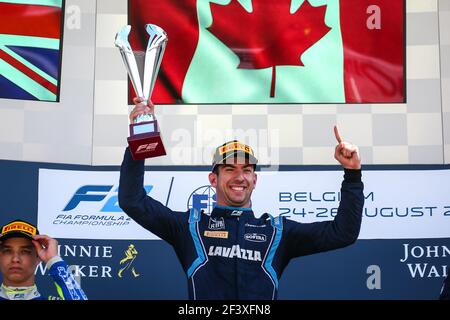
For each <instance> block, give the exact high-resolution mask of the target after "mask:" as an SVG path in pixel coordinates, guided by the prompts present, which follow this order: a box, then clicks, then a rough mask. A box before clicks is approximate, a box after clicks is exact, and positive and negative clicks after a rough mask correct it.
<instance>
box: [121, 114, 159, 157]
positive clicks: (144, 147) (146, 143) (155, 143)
mask: <svg viewBox="0 0 450 320" xmlns="http://www.w3.org/2000/svg"><path fill="white" fill-rule="evenodd" d="M149 124H151V125H152V127H153V130H151V131H148V132H143V133H138V134H136V133H137V132H142V131H145V130H142V128H148V125H149ZM137 128H140V129H137ZM127 140H128V146H129V148H130V151H131V155H132V157H133V159H134V160H144V159H147V158H155V157H159V156H164V155H166V150H165V148H164V145H163V142H162V140H161V136H160V134H159V132H158V131H157V123H156V121H151V122H141V123H136V124H130V137H129V138H128V139H127Z"/></svg>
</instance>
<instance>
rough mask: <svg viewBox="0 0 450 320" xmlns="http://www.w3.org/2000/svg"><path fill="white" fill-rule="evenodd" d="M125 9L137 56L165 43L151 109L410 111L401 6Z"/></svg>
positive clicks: (142, 0) (310, 0)
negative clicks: (155, 32)
mask: <svg viewBox="0 0 450 320" xmlns="http://www.w3.org/2000/svg"><path fill="white" fill-rule="evenodd" d="M129 3H130V5H129V23H130V25H131V26H132V34H131V36H130V43H131V45H132V47H133V48H135V49H137V50H144V49H145V47H146V45H147V38H148V36H147V35H146V33H145V29H144V26H145V24H147V23H151V24H156V25H158V26H160V27H161V28H163V29H164V30H165V31H166V32H167V34H168V38H169V41H168V44H167V47H166V51H165V54H164V57H163V61H162V64H161V68H160V72H159V75H158V79H157V81H156V84H155V88H154V91H153V94H152V100H153V102H154V103H157V104H176V103H192V104H199V103H401V102H405V75H404V59H405V58H404V54H405V49H404V46H405V39H404V14H405V11H404V10H405V8H404V1H403V0H297V1H294V0H252V1H243V0H241V1H238V0H213V1H208V0H183V1H179V0H152V1H146V0H130V1H129ZM130 90H132V89H131V88H130ZM130 95H131V96H133V95H134V93H133V92H131V94H130Z"/></svg>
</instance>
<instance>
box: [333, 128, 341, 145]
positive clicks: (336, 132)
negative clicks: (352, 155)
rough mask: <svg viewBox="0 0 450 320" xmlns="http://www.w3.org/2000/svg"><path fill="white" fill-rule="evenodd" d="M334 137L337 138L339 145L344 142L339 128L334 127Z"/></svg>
mask: <svg viewBox="0 0 450 320" xmlns="http://www.w3.org/2000/svg"><path fill="white" fill-rule="evenodd" d="M334 136H335V137H336V140H337V142H338V143H341V142H342V138H341V135H340V134H339V129H338V128H337V126H334Z"/></svg>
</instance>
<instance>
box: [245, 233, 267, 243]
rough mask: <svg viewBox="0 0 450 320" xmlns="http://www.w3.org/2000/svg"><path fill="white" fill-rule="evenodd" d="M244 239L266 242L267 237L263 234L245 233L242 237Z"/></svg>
mask: <svg viewBox="0 0 450 320" xmlns="http://www.w3.org/2000/svg"><path fill="white" fill-rule="evenodd" d="M244 239H245V240H247V241H253V242H266V241H267V236H266V235H265V234H260V233H246V234H245V235H244Z"/></svg>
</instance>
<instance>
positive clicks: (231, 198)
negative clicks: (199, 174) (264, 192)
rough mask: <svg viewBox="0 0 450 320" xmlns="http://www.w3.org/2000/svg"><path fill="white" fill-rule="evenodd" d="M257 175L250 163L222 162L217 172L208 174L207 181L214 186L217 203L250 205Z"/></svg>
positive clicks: (231, 205) (243, 206) (222, 204)
mask: <svg viewBox="0 0 450 320" xmlns="http://www.w3.org/2000/svg"><path fill="white" fill-rule="evenodd" d="M256 180H257V176H256V173H255V170H254V166H253V165H252V164H248V163H246V164H236V163H235V164H223V165H220V166H219V168H218V169H217V174H216V173H214V172H211V173H210V174H209V182H210V183H211V185H212V186H213V187H214V188H216V197H217V199H216V201H217V205H220V206H230V207H241V208H249V207H250V198H251V195H252V192H253V189H255V186H256Z"/></svg>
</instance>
